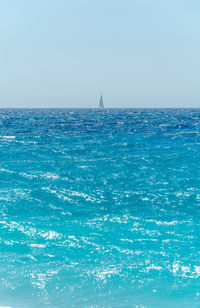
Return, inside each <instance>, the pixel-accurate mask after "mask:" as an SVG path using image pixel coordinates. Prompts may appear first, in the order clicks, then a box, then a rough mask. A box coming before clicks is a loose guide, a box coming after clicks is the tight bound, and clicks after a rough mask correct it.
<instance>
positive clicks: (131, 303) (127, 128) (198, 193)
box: [0, 109, 200, 308]
mask: <svg viewBox="0 0 200 308" xmlns="http://www.w3.org/2000/svg"><path fill="white" fill-rule="evenodd" d="M199 162H200V110H199V109H182V110H181V109H173V110H172V109H171V110H170V109H163V110H162V109H126V110H122V109H121V110H120V109H116V110H115V109H113V110H105V111H98V110H81V109H79V110H78V109H41V110H39V109H38V110H34V109H32V110H31V109H29V110H22V109H21V110H20V109H15V110H14V109H13V110H8V109H7V110H6V109H4V110H0V215H1V216H0V261H1V262H0V307H1V306H3V307H4V306H9V307H12V308H36V307H37V308H41V307H53V308H57V307H59V308H68V307H90V308H95V307H101V308H102V307H106V308H107V307H135V308H152V307H153V308H154V307H155V308H156V307H159V308H160V307H163V308H165V307H169V305H170V306H171V307H174V308H176V307H200V163H199Z"/></svg>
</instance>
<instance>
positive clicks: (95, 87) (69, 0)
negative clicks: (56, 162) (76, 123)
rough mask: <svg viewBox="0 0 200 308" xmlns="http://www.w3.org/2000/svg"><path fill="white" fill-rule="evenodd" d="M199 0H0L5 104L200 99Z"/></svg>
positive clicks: (175, 103)
mask: <svg viewBox="0 0 200 308" xmlns="http://www.w3.org/2000/svg"><path fill="white" fill-rule="evenodd" d="M199 14H200V1H199V0H190V1H188V0H28V1H27V0H17V1H16V0H0V108H4V107H6V108H11V107H22V108H34V107H48V108H51V107H61V108H62V107H63V108H65V107H66V108H79V107H80V108H82V107H86V108H90V107H91V108H92V107H97V105H98V101H99V98H100V91H101V90H102V92H103V98H104V104H105V106H106V107H108V108H112V107H117V108H118V107H121V108H126V107H128V108H143V107H147V108H149V107H153V108H155V107H169V108H171V107H200V18H199Z"/></svg>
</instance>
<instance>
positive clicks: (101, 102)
mask: <svg viewBox="0 0 200 308" xmlns="http://www.w3.org/2000/svg"><path fill="white" fill-rule="evenodd" d="M99 108H100V109H104V105H103V96H102V93H101V97H100V101H99Z"/></svg>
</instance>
